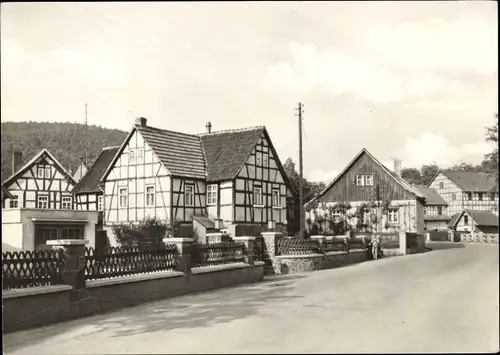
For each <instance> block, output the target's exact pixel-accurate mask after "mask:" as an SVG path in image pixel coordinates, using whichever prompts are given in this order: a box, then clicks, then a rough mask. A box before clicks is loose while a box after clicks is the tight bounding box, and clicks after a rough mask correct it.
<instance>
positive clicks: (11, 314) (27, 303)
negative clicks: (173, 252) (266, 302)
mask: <svg viewBox="0 0 500 355" xmlns="http://www.w3.org/2000/svg"><path fill="white" fill-rule="evenodd" d="M263 276H264V263H262V262H256V263H255V264H254V265H252V266H250V265H249V264H244V263H239V264H228V265H222V266H211V267H200V268H195V269H192V271H191V274H185V273H183V272H179V271H165V272H157V273H151V274H139V275H131V276H124V277H116V278H112V279H102V280H93V281H87V282H86V285H85V288H81V289H75V288H73V287H72V286H68V285H56V286H43V287H32V288H26V289H15V290H8V291H3V292H2V298H3V308H2V311H3V321H4V328H3V330H4V332H13V331H18V330H22V329H28V328H32V327H38V326H42V325H47V324H50V323H54V322H60V321H64V320H68V319H72V318H78V317H84V316H90V315H93V314H97V313H100V312H105V311H111V310H115V309H119V308H123V307H128V306H133V305H137V304H141V303H144V302H148V301H154V300H159V299H163V298H168V297H174V296H180V295H184V294H188V293H195V292H202V291H207V290H212V289H216V288H220V287H228V286H234V285H239V284H244V283H250V282H256V281H260V280H262V278H263Z"/></svg>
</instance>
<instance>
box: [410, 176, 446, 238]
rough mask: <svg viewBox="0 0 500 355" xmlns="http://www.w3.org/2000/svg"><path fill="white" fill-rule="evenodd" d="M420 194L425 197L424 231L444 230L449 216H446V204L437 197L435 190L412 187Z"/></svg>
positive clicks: (417, 186) (418, 186) (420, 186)
mask: <svg viewBox="0 0 500 355" xmlns="http://www.w3.org/2000/svg"><path fill="white" fill-rule="evenodd" d="M414 186H415V187H416V188H417V189H418V190H419V191H420V192H421V193H422V194H424V195H425V205H424V223H425V229H426V230H428V231H432V230H446V229H448V222H449V221H450V220H451V216H450V215H449V214H448V204H447V203H446V201H445V200H444V199H443V198H442V197H441V196H439V194H438V193H437V191H436V190H434V189H432V188H430V187H426V186H422V185H414Z"/></svg>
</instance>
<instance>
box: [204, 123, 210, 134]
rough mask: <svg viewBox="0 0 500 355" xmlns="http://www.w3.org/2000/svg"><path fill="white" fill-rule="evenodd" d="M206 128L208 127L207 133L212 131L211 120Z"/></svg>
mask: <svg viewBox="0 0 500 355" xmlns="http://www.w3.org/2000/svg"><path fill="white" fill-rule="evenodd" d="M205 128H206V129H207V133H212V124H211V123H210V121H208V122H207V124H206V125H205Z"/></svg>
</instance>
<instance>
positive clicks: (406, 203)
mask: <svg viewBox="0 0 500 355" xmlns="http://www.w3.org/2000/svg"><path fill="white" fill-rule="evenodd" d="M395 165H396V164H395ZM398 166H399V165H398ZM384 201H388V202H389V205H388V211H387V213H381V212H382V208H380V210H379V211H375V212H374V210H373V209H369V208H364V206H367V205H369V203H370V202H373V203H375V205H376V206H382V205H383V204H384ZM346 202H349V205H350V208H349V209H348V210H347V211H342V212H343V214H344V216H347V215H354V216H355V217H353V220H354V221H352V224H353V225H354V226H358V225H368V224H370V225H371V226H373V224H371V222H370V221H371V220H373V219H372V216H371V214H372V213H377V214H378V215H377V221H376V224H375V225H374V226H373V227H372V228H375V229H376V230H377V231H379V232H381V233H386V232H394V231H399V230H402V231H406V232H411V233H418V234H420V235H423V234H424V218H423V217H424V203H425V196H424V195H423V194H422V193H421V192H420V191H419V190H418V189H416V188H415V187H413V186H412V185H410V184H409V183H407V182H406V181H405V180H403V179H402V178H401V172H400V171H399V169H398V168H397V166H395V171H391V170H389V169H388V168H387V167H386V166H384V165H383V164H382V163H381V162H380V161H378V160H377V159H376V158H375V157H374V156H373V155H371V154H370V153H369V152H368V151H367V150H366V149H364V148H363V149H362V150H361V151H360V152H359V153H358V154H357V155H356V156H355V157H354V159H353V160H352V161H351V162H350V163H349V164H348V165H347V166H346V167H345V168H344V170H342V172H341V173H340V174H339V175H338V176H337V177H336V178H335V179H334V180H333V181H332V182H331V183H330V184H329V185H327V186H326V188H325V189H324V190H323V191H322V192H321V193H320V194H319V195H318V196H316V197H315V198H314V199H312V200H311V201H309V202H308V203H307V204H306V205H305V208H306V210H310V209H311V206H315V205H318V206H319V207H318V208H317V209H313V210H310V211H309V212H308V213H306V217H307V218H308V219H309V218H310V219H312V220H313V221H314V218H315V216H317V215H321V213H324V211H325V210H326V211H327V210H328V207H330V206H331V207H332V208H336V206H339V204H344V203H346ZM358 208H359V209H361V211H358ZM358 212H359V213H358ZM332 213H333V214H338V213H339V211H332ZM358 219H361V220H360V221H358ZM358 222H359V223H358Z"/></svg>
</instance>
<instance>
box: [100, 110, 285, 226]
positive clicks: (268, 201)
mask: <svg viewBox="0 0 500 355" xmlns="http://www.w3.org/2000/svg"><path fill="white" fill-rule="evenodd" d="M207 129H208V131H207V132H206V133H203V134H186V133H179V132H173V131H168V130H164V129H159V128H154V127H150V126H148V125H147V120H146V118H139V119H137V121H136V124H135V125H134V127H133V129H132V130H131V132H130V133H129V135H128V136H127V138H126V139H125V141H124V142H123V144H122V145H121V147H120V149H119V150H118V153H117V154H116V155H115V157H114V158H113V160H112V162H111V164H110V165H109V166H108V168H107V170H106V172H105V173H104V175H103V176H102V179H101V180H102V183H103V184H104V210H105V215H104V223H105V224H106V225H108V226H111V225H113V224H119V223H124V222H125V223H134V222H139V221H141V220H143V219H144V218H146V217H155V218H157V219H160V220H165V221H170V222H173V221H175V222H178V223H180V224H181V225H183V226H184V227H188V228H185V230H186V233H192V222H193V217H194V216H201V217H207V218H209V219H210V220H212V221H215V220H219V221H220V227H223V228H225V229H227V230H228V231H229V232H230V233H231V234H232V235H241V234H245V235H256V234H258V233H260V232H261V231H262V230H263V229H265V228H267V225H268V222H269V221H274V222H275V224H276V228H277V229H281V228H283V226H284V225H285V224H286V198H287V196H291V194H292V191H291V190H290V188H291V185H290V183H289V181H288V179H287V177H286V174H285V172H284V170H283V167H282V165H281V162H280V160H279V158H278V155H277V154H276V151H275V149H274V147H273V145H272V142H271V140H270V137H269V134H268V132H267V130H266V128H265V127H253V128H246V129H238V130H229V131H219V132H212V131H211V126H210V124H207Z"/></svg>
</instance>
